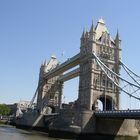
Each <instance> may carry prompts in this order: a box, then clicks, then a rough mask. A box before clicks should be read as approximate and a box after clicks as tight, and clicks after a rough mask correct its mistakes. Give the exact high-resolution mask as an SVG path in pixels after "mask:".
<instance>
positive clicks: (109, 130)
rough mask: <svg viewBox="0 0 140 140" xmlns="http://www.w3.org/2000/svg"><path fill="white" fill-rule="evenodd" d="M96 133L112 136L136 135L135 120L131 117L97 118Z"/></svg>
mask: <svg viewBox="0 0 140 140" xmlns="http://www.w3.org/2000/svg"><path fill="white" fill-rule="evenodd" d="M96 133H97V134H103V135H113V136H130V137H137V136H138V130H137V128H136V125H135V120H132V119H107V118H97V119H96Z"/></svg>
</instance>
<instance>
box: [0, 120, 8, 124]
mask: <svg viewBox="0 0 140 140" xmlns="http://www.w3.org/2000/svg"><path fill="white" fill-rule="evenodd" d="M7 123H8V121H7V120H0V124H7Z"/></svg>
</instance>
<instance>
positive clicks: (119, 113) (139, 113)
mask: <svg viewBox="0 0 140 140" xmlns="http://www.w3.org/2000/svg"><path fill="white" fill-rule="evenodd" d="M95 116H96V117H97V118H114V119H115V118H120V119H140V110H113V111H96V112H95Z"/></svg>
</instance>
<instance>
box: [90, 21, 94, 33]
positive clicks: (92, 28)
mask: <svg viewBox="0 0 140 140" xmlns="http://www.w3.org/2000/svg"><path fill="white" fill-rule="evenodd" d="M93 32H95V29H94V25H93V20H92V24H91V28H90V33H93Z"/></svg>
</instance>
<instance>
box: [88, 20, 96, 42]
mask: <svg viewBox="0 0 140 140" xmlns="http://www.w3.org/2000/svg"><path fill="white" fill-rule="evenodd" d="M95 35H96V32H95V29H94V25H93V21H92V24H91V28H90V31H89V40H90V41H95Z"/></svg>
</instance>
